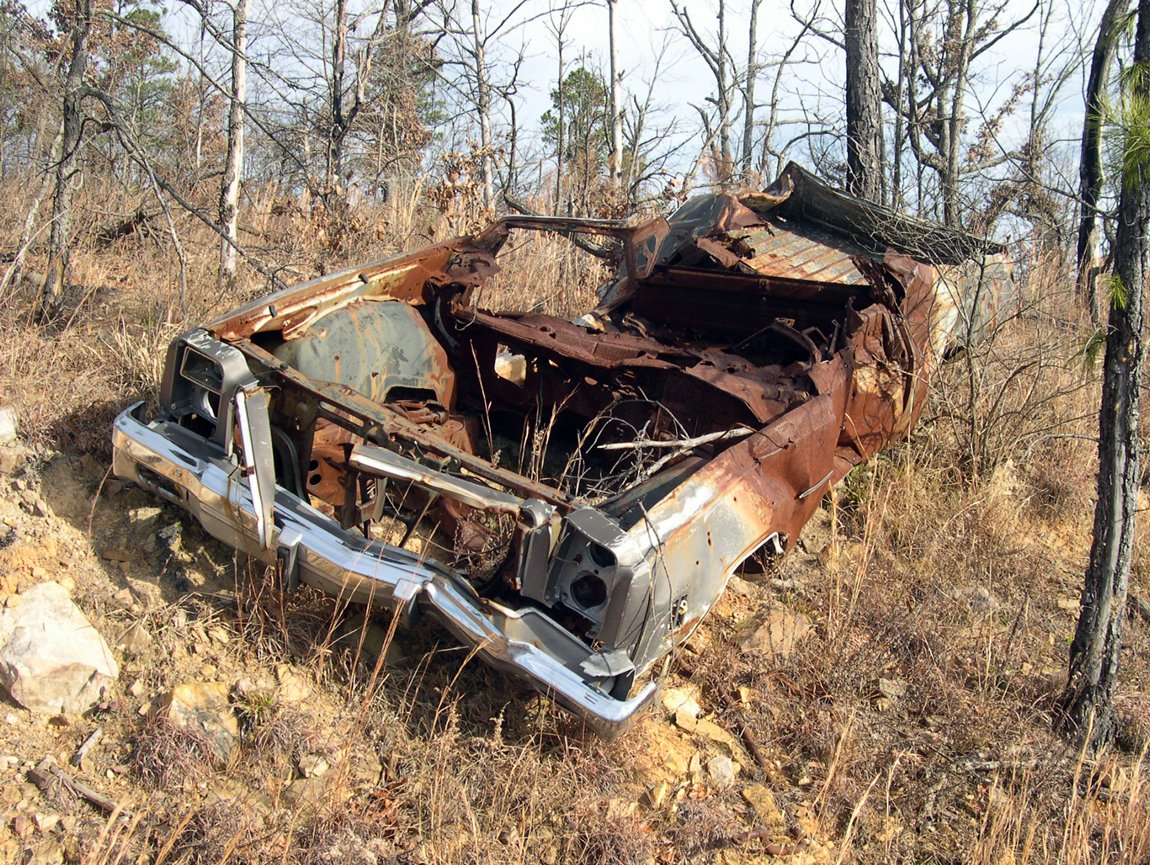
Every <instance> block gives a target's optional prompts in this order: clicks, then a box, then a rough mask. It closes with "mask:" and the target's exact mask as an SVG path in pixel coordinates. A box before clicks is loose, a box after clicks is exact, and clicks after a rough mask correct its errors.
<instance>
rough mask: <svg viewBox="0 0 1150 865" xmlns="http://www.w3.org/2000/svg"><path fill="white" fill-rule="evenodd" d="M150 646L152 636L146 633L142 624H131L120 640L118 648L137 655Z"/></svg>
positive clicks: (146, 630)
mask: <svg viewBox="0 0 1150 865" xmlns="http://www.w3.org/2000/svg"><path fill="white" fill-rule="evenodd" d="M151 645H152V635H151V634H149V633H148V629H147V628H145V627H144V623H143V622H133V623H132V624H131V626H130V627H129V628H128V630H126V631H124V636H122V637H121V638H120V648H122V649H126V650H127V651H129V652H132V653H134V654H137V655H138V654H140V653H141V652H144V651H146V650H147V648H148V647H149V646H151Z"/></svg>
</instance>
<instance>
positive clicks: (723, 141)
mask: <svg viewBox="0 0 1150 865" xmlns="http://www.w3.org/2000/svg"><path fill="white" fill-rule="evenodd" d="M716 54H717V55H718V70H717V73H716V84H717V87H718V91H719V92H718V94H717V95H718V98H719V162H720V166H719V172H718V173H719V182H720V183H724V184H725V183H727V182H729V181H730V179H731V87H730V83H729V82H728V80H727V58H728V57H730V53H729V52H728V51H727V3H726V0H719V44H718V45H717V46H716Z"/></svg>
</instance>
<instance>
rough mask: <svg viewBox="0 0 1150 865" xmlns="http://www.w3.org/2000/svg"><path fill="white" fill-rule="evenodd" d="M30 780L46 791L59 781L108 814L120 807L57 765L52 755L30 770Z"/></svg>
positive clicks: (71, 791)
mask: <svg viewBox="0 0 1150 865" xmlns="http://www.w3.org/2000/svg"><path fill="white" fill-rule="evenodd" d="M28 780H29V781H31V782H32V783H33V784H35V785H36V786H37V787H38V788H39V789H40V790H41V791H43V792H45V793H46V792H48V791H49V790H51V789H52V786H53V784H54V783H59V784H60V785H61V786H63V787H64V789H65V790H67V791H68V792H70V793H73V794H74V795H76V796H79V797H80V798H82V799H86V800H88V801H89V802H90V803H92V804H93V805H95V806H96V807H97V808H99V809H100V810H101V811H104V812H105V813H107V814H111V813H113V812H114V811H116V810H117V808H118V807H119V806H118V805H117V803H116V802H115V801H113V800H112V799H109V798H108V797H107V796H105V795H104V794H103V793H100V792H98V791H96V790H93V789H92V788H91V787H89V786H88V785H87V784H85V783H84V782H83V781H80V780H79V779H77V778H73V777H72V776H71V775H69V774H68V773H67V772H65V771H63V770H62V769H60V767H59V766H57V765H56V760H55V758H54V757H52V756H51V755H49V756H47V757H45V758H44V759H43V760H41V761H40V762H39V763H37V764H36V766H35V767H34V768H32V769H29V770H28ZM120 813H121V814H123V815H126V816H127V815H128V812H126V811H121V812H120Z"/></svg>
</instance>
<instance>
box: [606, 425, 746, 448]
mask: <svg viewBox="0 0 1150 865" xmlns="http://www.w3.org/2000/svg"><path fill="white" fill-rule="evenodd" d="M753 432H754V430H753V429H750V428H749V427H735V428H734V429H728V430H721V431H720V432H713V433H707V434H706V435H701V436H695V437H694V438H689V439H672V440H670V441H652V440H651V439H643V440H641V441H633V442H611V443H610V444H605V445H598V449H599V450H601V451H625V450H626V451H629V450H640V449H642V448H681V449H682V450H690V449H691V448H697V447H699V446H701V445H707V444H711V443H712V442H719V441H725V440H727V439H733V438H742V437H743V436H749V435H750V434H751V433H753Z"/></svg>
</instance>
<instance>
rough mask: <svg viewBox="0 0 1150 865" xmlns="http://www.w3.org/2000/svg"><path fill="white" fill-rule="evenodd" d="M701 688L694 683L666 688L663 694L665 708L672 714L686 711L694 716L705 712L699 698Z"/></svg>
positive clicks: (696, 716)
mask: <svg viewBox="0 0 1150 865" xmlns="http://www.w3.org/2000/svg"><path fill="white" fill-rule="evenodd" d="M698 694H699V689H698V688H697V687H695V686H693V685H688V686H687V687H685V688H664V689H663V694H662V701H663V708H664V709H666V710H667V713H668V714H670V715H677V714H678V713H679V712H686V713H687V714H688V715H690V716H691V717H692V718H698V717H699V716H700V715H701V714H703V709H702V707H701V706H700V705H699V700H698Z"/></svg>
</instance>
